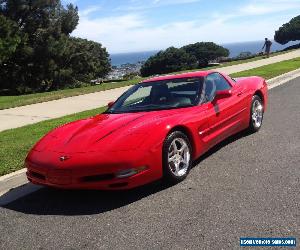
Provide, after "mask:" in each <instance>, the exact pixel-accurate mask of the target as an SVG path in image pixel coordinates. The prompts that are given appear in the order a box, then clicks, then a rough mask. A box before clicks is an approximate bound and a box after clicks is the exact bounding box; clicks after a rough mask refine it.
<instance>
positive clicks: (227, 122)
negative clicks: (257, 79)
mask: <svg viewBox="0 0 300 250" xmlns="http://www.w3.org/2000/svg"><path fill="white" fill-rule="evenodd" d="M222 90H229V91H228V93H229V94H228V95H227V96H222V97H220V96H218V95H216V94H217V93H218V91H222ZM205 102H206V103H207V105H208V108H207V116H208V118H209V119H208V120H209V128H208V130H207V131H206V138H205V139H206V141H207V144H208V145H209V146H210V147H212V146H214V145H215V144H217V143H219V142H220V141H222V140H224V139H225V138H226V137H228V136H230V135H232V134H233V133H235V132H237V131H238V130H239V126H240V125H241V124H240V123H241V115H240V113H241V112H240V105H239V104H238V103H239V99H238V98H237V93H236V91H235V88H234V86H233V84H231V83H230V82H229V81H228V80H227V79H225V78H224V77H223V76H222V75H221V74H219V73H211V74H209V75H208V76H207V77H206V79H205Z"/></svg>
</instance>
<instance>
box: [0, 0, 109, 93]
mask: <svg viewBox="0 0 300 250" xmlns="http://www.w3.org/2000/svg"><path fill="white" fill-rule="evenodd" d="M0 15H2V16H5V20H8V21H5V20H4V19H3V18H2V19H3V20H4V21H2V19H0V27H2V26H5V27H6V26H7V27H15V28H16V30H17V32H15V33H12V32H10V30H12V28H6V30H7V31H5V32H6V33H7V35H5V36H4V35H2V34H1V32H2V28H1V32H0V34H1V37H0V43H1V39H2V40H3V37H4V38H5V37H8V38H10V37H11V35H10V34H17V38H18V37H19V39H17V40H16V43H15V45H14V43H12V42H10V43H9V44H10V48H11V53H9V55H8V56H5V54H4V53H1V50H0V58H2V57H3V58H4V59H2V61H1V59H0V66H1V71H0V82H1V84H2V83H3V84H2V85H1V86H0V88H1V89H8V90H10V92H12V93H14V94H19V93H30V92H42V91H50V90H56V89H61V88H66V87H76V86H80V85H81V84H86V83H83V82H86V81H89V80H90V79H91V78H93V77H103V76H104V75H105V74H107V72H108V70H109V68H110V61H109V55H108V53H107V51H106V49H105V48H103V47H102V45H101V44H99V43H96V42H90V41H87V40H83V39H76V38H72V37H71V36H70V34H71V33H72V32H73V30H74V29H75V28H76V26H77V24H78V20H79V16H78V8H77V7H75V6H74V5H72V4H69V5H67V6H66V7H64V6H63V5H62V4H61V1H60V0H20V1H16V0H0ZM2 23H3V24H2ZM3 30H4V29H3ZM0 47H1V45H0ZM4 56H5V57H4Z"/></svg>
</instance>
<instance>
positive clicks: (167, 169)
mask: <svg viewBox="0 0 300 250" xmlns="http://www.w3.org/2000/svg"><path fill="white" fill-rule="evenodd" d="M191 165H192V147H191V144H190V141H189V139H188V137H187V136H186V135H185V134H184V133H182V132H181V131H174V132H172V133H171V134H169V135H168V136H167V138H166V139H165V141H164V144H163V175H164V179H165V181H167V182H169V183H171V184H175V183H178V182H180V181H182V180H184V179H185V178H186V177H187V175H188V173H189V171H190V169H191Z"/></svg>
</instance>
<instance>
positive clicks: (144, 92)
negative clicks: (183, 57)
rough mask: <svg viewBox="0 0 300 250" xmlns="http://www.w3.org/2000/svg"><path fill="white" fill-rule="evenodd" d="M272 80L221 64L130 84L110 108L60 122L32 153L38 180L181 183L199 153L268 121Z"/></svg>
mask: <svg viewBox="0 0 300 250" xmlns="http://www.w3.org/2000/svg"><path fill="white" fill-rule="evenodd" d="M267 99H268V96H267V84H266V82H265V80H264V79H263V78H260V77H245V78H239V79H232V78H230V77H229V76H226V75H224V74H221V73H218V72H214V71H203V72H192V73H185V74H179V75H169V76H161V77H155V78H151V79H148V80H145V81H143V82H141V83H139V84H137V85H134V86H133V87H131V88H130V89H129V90H128V91H126V92H125V93H124V94H123V95H121V96H120V98H119V99H118V100H116V101H115V102H114V103H110V104H109V108H108V109H107V110H106V112H105V113H103V114H99V115H97V116H95V117H91V118H88V119H84V120H79V121H75V122H71V123H69V124H66V125H64V126H62V127H59V128H56V129H54V130H53V131H51V132H50V133H48V134H47V135H46V136H45V137H43V138H42V139H41V140H40V141H39V142H38V143H37V144H36V145H35V146H34V147H33V149H32V150H31V151H30V152H29V154H28V156H27V158H26V167H27V168H28V171H27V177H28V179H29V181H31V182H32V183H35V184H41V185H46V186H51V187H57V188H67V189H129V188H133V187H136V186H140V185H143V184H146V183H149V182H152V181H154V180H157V179H160V178H163V179H164V180H165V181H169V182H173V183H176V182H179V181H182V180H183V179H185V178H186V176H187V175H188V173H189V171H190V168H191V165H192V162H193V160H195V159H197V158H198V157H199V156H200V155H202V154H203V153H205V152H206V151H207V150H209V149H210V148H211V147H213V146H214V145H216V144H217V143H219V142H220V141H222V140H224V139H225V138H227V137H229V136H231V135H233V134H235V133H237V132H239V131H241V130H245V129H248V130H249V131H251V132H256V131H258V130H259V129H260V128H261V126H262V121H263V114H264V111H265V110H266V105H267Z"/></svg>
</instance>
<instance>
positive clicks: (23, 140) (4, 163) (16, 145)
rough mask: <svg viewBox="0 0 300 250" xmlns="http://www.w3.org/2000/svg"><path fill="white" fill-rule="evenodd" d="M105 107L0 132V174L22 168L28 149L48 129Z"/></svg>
mask: <svg viewBox="0 0 300 250" xmlns="http://www.w3.org/2000/svg"><path fill="white" fill-rule="evenodd" d="M105 109H106V108H105V107H102V108H99V109H94V110H88V111H84V112H81V113H77V114H73V115H68V116H64V117H61V118H57V119H52V120H47V121H42V122H39V123H36V124H32V125H27V126H24V127H21V128H15V129H10V130H6V131H3V132H0V176H2V175H5V174H8V173H11V172H13V171H16V170H19V169H21V168H23V162H24V159H25V157H26V155H27V153H28V151H29V149H30V148H31V147H32V146H33V145H34V144H35V143H36V142H37V141H38V140H39V139H40V138H41V137H42V136H43V135H45V134H46V133H47V132H48V131H50V130H52V129H53V128H55V127H58V126H60V125H62V124H65V123H68V122H71V121H74V120H78V119H82V118H86V117H91V116H94V115H96V114H100V113H102V112H104V111H105Z"/></svg>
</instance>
